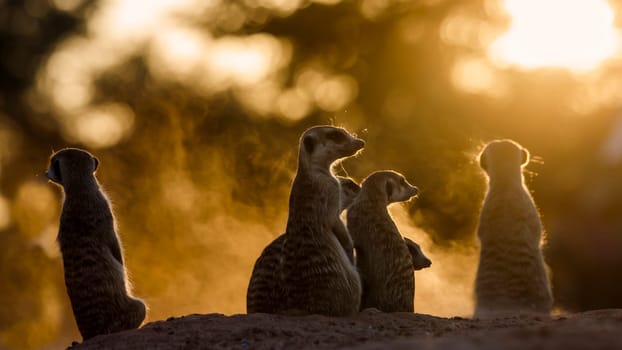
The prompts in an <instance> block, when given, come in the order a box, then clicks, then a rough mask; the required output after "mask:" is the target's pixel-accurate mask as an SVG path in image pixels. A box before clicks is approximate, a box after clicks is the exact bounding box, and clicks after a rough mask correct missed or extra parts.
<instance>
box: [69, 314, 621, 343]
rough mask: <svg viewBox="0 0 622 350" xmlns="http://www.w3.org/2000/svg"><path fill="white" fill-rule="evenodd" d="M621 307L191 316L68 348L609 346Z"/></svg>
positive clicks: (615, 340)
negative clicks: (567, 311) (464, 313)
mask: <svg viewBox="0 0 622 350" xmlns="http://www.w3.org/2000/svg"><path fill="white" fill-rule="evenodd" d="M620 330H622V310H617V309H616V310H599V311H591V312H585V313H579V314H574V315H571V316H568V317H553V318H551V319H548V318H544V317H537V316H532V315H520V316H514V317H508V318H501V319H494V320H470V319H464V318H450V319H448V318H439V317H433V316H429V315H421V314H410V313H394V314H385V313H377V314H366V313H361V314H360V315H357V316H356V317H348V318H330V317H324V316H317V315H314V316H306V317H287V316H276V315H266V314H254V315H234V316H224V315H220V314H209V315H190V316H184V317H180V318H170V319H168V320H166V321H156V322H152V323H149V324H147V325H145V326H144V327H143V328H141V329H138V330H134V331H126V332H120V333H116V334H110V335H103V336H99V337H95V338H93V339H91V340H89V341H86V342H84V343H82V344H79V345H75V346H74V347H72V349H81V350H82V349H208V348H209V349H414V348H417V349H421V348H423V349H499V348H503V349H544V348H546V349H564V350H569V349H612V348H622V337H620V335H619V334H620Z"/></svg>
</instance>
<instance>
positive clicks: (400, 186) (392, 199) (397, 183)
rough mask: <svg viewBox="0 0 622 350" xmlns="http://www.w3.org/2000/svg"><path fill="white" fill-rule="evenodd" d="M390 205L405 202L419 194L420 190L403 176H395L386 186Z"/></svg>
mask: <svg viewBox="0 0 622 350" xmlns="http://www.w3.org/2000/svg"><path fill="white" fill-rule="evenodd" d="M385 186H386V192H387V196H388V201H389V203H396V202H405V201H408V200H410V199H412V198H414V197H416V196H417V195H418V194H419V189H418V188H417V187H416V186H413V185H411V184H410V183H408V181H406V179H405V178H404V177H403V176H401V175H400V176H393V177H391V178H388V179H387V182H386V184H385Z"/></svg>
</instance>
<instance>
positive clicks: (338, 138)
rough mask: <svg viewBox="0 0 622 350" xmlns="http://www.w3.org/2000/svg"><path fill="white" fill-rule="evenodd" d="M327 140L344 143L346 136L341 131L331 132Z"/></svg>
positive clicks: (327, 135)
mask: <svg viewBox="0 0 622 350" xmlns="http://www.w3.org/2000/svg"><path fill="white" fill-rule="evenodd" d="M326 138H328V139H329V140H331V141H333V142H335V143H342V142H344V141H345V140H346V135H344V134H343V132H341V131H331V132H329V133H328V134H326Z"/></svg>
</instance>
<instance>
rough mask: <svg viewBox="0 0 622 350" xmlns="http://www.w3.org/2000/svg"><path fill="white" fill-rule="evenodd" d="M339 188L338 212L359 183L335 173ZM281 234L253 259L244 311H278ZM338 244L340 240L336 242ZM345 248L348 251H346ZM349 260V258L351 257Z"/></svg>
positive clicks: (282, 293)
mask: <svg viewBox="0 0 622 350" xmlns="http://www.w3.org/2000/svg"><path fill="white" fill-rule="evenodd" d="M336 178H337V180H339V185H340V187H339V188H340V191H341V197H340V201H341V211H343V210H345V209H346V208H347V207H348V206H350V204H351V203H352V201H353V200H354V197H356V195H357V194H358V193H359V191H360V189H361V188H360V186H359V185H358V184H357V183H356V182H354V180H352V179H351V178H349V177H342V176H336ZM284 241H285V234H284V233H283V234H281V235H279V236H278V237H277V238H275V239H274V240H273V241H272V242H270V244H268V246H266V248H264V250H263V252H262V253H261V255H260V256H259V258H257V261H256V262H255V266H254V267H253V272H252V274H251V278H250V281H249V284H248V289H247V292H246V312H247V313H249V314H250V313H258V312H262V313H278V312H279V311H281V310H282V307H283V301H284V300H285V291H284V290H283V283H284V282H283V280H282V278H280V276H279V273H278V272H279V271H280V267H279V264H280V262H281V259H282V258H283V242H284ZM340 243H341V242H340ZM346 244H347V243H346ZM343 249H344V250H346V254H348V257H350V256H351V255H353V252H352V250H353V244H352V243H351V241H350V244H349V245H346V246H343ZM348 249H349V251H348ZM352 259H353V257H352Z"/></svg>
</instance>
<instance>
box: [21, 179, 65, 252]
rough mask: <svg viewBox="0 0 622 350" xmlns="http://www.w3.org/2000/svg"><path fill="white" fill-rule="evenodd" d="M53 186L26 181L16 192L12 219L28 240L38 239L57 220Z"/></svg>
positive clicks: (57, 208)
mask: <svg viewBox="0 0 622 350" xmlns="http://www.w3.org/2000/svg"><path fill="white" fill-rule="evenodd" d="M54 190H55V188H53V186H51V185H49V184H47V183H43V182H35V181H28V182H26V183H24V184H22V185H21V186H20V187H19V189H18V190H17V194H16V195H15V198H14V200H13V207H12V213H13V219H14V221H15V223H16V224H17V228H18V230H19V232H21V233H22V234H23V235H25V236H26V237H27V238H28V239H30V240H34V239H36V238H37V237H39V236H40V235H41V234H42V233H43V232H44V230H45V228H46V227H47V226H48V225H49V223H51V222H54V221H55V220H57V218H56V216H57V214H58V210H59V206H60V205H59V200H58V197H57V196H56V195H55V194H54Z"/></svg>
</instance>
